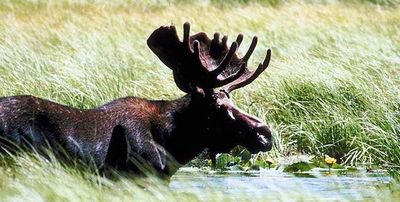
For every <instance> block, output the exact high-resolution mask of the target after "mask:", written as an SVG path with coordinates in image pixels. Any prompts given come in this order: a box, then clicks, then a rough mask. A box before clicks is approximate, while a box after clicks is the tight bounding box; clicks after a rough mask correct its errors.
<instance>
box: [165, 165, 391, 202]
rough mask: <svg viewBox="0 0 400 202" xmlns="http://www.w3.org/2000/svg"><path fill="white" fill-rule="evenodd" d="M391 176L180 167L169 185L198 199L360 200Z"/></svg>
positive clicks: (374, 192) (363, 173)
mask: <svg viewBox="0 0 400 202" xmlns="http://www.w3.org/2000/svg"><path fill="white" fill-rule="evenodd" d="M391 180H392V178H391V177H389V176H388V175H387V173H386V172H379V171H376V172H372V173H370V172H366V171H357V172H346V171H344V170H335V171H333V172H332V174H329V173H328V171H327V170H324V169H314V170H312V171H310V172H307V173H301V174H293V173H284V172H282V171H277V170H261V171H251V172H243V171H241V172H232V171H231V172H214V171H206V172H204V171H200V170H196V169H190V168H184V169H181V170H180V171H179V172H178V173H177V174H176V175H174V176H173V178H172V180H171V183H170V188H171V189H172V190H174V191H176V192H180V193H186V194H194V195H196V196H197V197H199V198H200V199H218V197H220V198H221V199H225V198H226V197H228V198H230V199H244V200H256V199H263V200H265V199H270V200H275V201H276V200H277V199H278V200H281V201H288V200H289V201H294V200H313V199H319V200H324V201H341V200H352V201H363V200H365V199H368V198H369V199H373V198H374V197H377V194H379V189H378V187H379V186H381V185H385V184H388V183H389V182H390V181H391Z"/></svg>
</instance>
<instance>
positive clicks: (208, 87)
mask: <svg viewBox="0 0 400 202" xmlns="http://www.w3.org/2000/svg"><path fill="white" fill-rule="evenodd" d="M183 30H184V34H183V39H182V41H181V40H180V39H179V37H178V35H177V32H176V29H175V27H174V26H163V27H160V28H158V29H156V30H155V31H154V32H153V33H152V34H151V35H150V37H149V39H148V40H147V44H148V46H149V47H150V49H151V50H152V51H153V52H154V53H155V54H156V55H157V56H158V58H159V59H160V60H161V61H162V62H163V63H164V64H165V65H166V66H168V67H169V68H170V69H171V70H172V73H173V76H174V80H175V83H176V85H177V86H178V88H179V89H180V90H182V91H183V92H185V93H186V95H185V96H183V97H181V98H179V99H176V100H172V101H151V100H145V99H140V98H136V97H125V98H120V99H117V100H114V101H112V102H110V103H108V104H105V105H103V106H100V107H98V108H96V109H89V110H80V109H75V108H72V107H68V106H64V105H60V104H57V103H54V102H51V101H47V100H44V99H40V98H37V97H33V96H14V97H4V98H0V151H2V152H4V151H7V152H12V151H15V150H16V148H29V149H35V150H37V151H42V150H44V149H49V148H50V149H51V150H52V151H54V153H55V154H58V153H60V154H61V153H63V154H67V155H68V156H70V157H73V158H74V159H80V160H84V161H87V160H92V161H93V162H94V163H95V164H96V165H97V166H99V167H112V168H115V169H121V170H127V171H130V170H137V169H138V166H140V164H143V165H144V164H147V165H149V166H150V167H152V168H154V169H155V170H157V171H158V172H159V173H161V174H164V175H166V176H170V175H172V174H173V173H174V172H175V171H176V169H177V168H178V167H179V166H176V165H182V164H185V163H187V162H188V161H190V160H191V159H193V158H194V157H195V156H196V155H198V154H199V153H200V152H202V151H203V150H204V149H206V148H208V149H209V150H210V151H211V152H212V153H221V152H229V151H230V150H231V149H232V148H233V147H235V146H237V145H242V146H244V147H246V148H247V149H248V150H249V151H250V152H252V153H257V152H260V151H269V150H270V149H271V147H272V140H271V132H270V129H269V128H268V126H267V125H266V124H265V123H264V122H263V121H262V120H261V119H259V118H257V117H254V116H252V115H249V114H247V113H245V112H243V111H241V110H240V109H239V108H237V107H236V106H235V105H234V104H233V102H232V101H231V100H230V92H232V91H233V90H235V89H237V88H240V87H243V86H245V85H247V84H249V83H251V82H252V81H253V80H254V79H256V78H257V77H258V76H259V75H260V74H261V73H262V72H263V71H264V70H265V69H266V68H267V66H268V64H269V61H270V58H271V51H270V50H268V51H267V54H266V57H265V60H264V61H263V63H260V65H259V66H258V68H257V69H256V70H255V71H250V70H249V69H248V68H247V61H248V59H249V58H250V55H251V54H252V53H253V51H254V49H255V46H256V44H257V37H254V38H253V40H252V43H251V45H250V48H249V50H248V51H247V53H246V54H245V55H244V56H243V57H240V55H239V53H238V51H237V50H238V48H239V46H240V44H241V42H242V40H243V35H241V34H239V35H238V37H237V39H236V40H235V41H234V42H233V43H232V44H231V45H230V47H228V45H227V36H224V37H222V39H221V38H220V34H219V33H215V34H214V37H213V39H210V38H209V37H208V36H207V35H206V34H205V33H203V32H200V33H197V34H195V35H190V33H189V31H190V24H189V23H185V24H184V26H183ZM176 162H177V164H176ZM138 164H139V165H138Z"/></svg>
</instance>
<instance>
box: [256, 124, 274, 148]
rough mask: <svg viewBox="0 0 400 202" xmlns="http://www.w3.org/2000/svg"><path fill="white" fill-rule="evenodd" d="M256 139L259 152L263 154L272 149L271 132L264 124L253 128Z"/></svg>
mask: <svg viewBox="0 0 400 202" xmlns="http://www.w3.org/2000/svg"><path fill="white" fill-rule="evenodd" d="M255 131H256V133H257V136H258V139H259V141H260V143H261V148H260V150H261V151H263V152H266V151H270V150H271V149H272V145H273V143H272V134H271V130H270V129H269V127H268V126H267V125H266V124H260V125H258V126H257V127H256V128H255Z"/></svg>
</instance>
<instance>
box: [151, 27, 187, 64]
mask: <svg viewBox="0 0 400 202" xmlns="http://www.w3.org/2000/svg"><path fill="white" fill-rule="evenodd" d="M147 45H148V46H149V48H150V49H151V50H152V51H153V52H154V53H155V54H156V55H157V56H158V58H159V59H160V60H161V61H162V62H163V63H164V64H165V65H167V66H168V67H169V68H171V69H172V70H175V69H176V67H177V65H178V59H180V58H182V56H183V53H182V42H180V41H179V37H178V35H177V33H176V28H175V26H169V27H165V26H163V27H160V28H158V29H156V30H155V31H154V32H153V33H152V34H151V35H150V37H149V38H148V39H147Z"/></svg>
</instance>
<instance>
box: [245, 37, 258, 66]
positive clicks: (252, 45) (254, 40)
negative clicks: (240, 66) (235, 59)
mask: <svg viewBox="0 0 400 202" xmlns="http://www.w3.org/2000/svg"><path fill="white" fill-rule="evenodd" d="M257 41H258V38H257V37H256V36H254V37H253V40H252V41H251V45H250V48H249V50H248V51H247V53H246V55H244V57H243V61H245V62H247V61H248V60H249V58H250V56H251V54H253V51H254V49H255V48H256V46H257Z"/></svg>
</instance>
